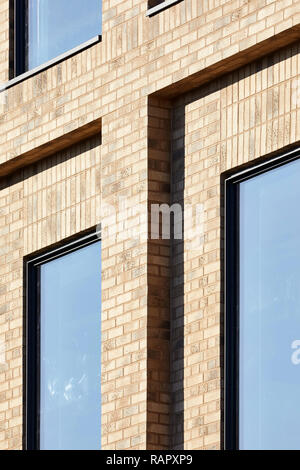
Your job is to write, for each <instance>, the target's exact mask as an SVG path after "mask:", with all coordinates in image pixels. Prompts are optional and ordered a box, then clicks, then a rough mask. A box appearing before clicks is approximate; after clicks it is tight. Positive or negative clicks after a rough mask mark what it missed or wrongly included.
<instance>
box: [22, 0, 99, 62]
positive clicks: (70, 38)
mask: <svg viewBox="0 0 300 470" xmlns="http://www.w3.org/2000/svg"><path fill="white" fill-rule="evenodd" d="M101 30H102V0H85V1H82V0H29V1H28V69H29V70H31V69H33V68H34V67H37V66H38V65H41V64H43V63H45V62H47V61H48V60H51V59H53V58H55V57H57V56H59V55H60V54H63V53H64V52H67V51H69V50H71V49H73V48H74V47H76V46H79V45H80V44H82V43H84V42H86V41H88V40H89V39H91V38H93V37H94V36H97V35H100V34H101Z"/></svg>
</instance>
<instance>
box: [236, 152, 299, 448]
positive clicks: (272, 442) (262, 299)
mask: <svg viewBox="0 0 300 470" xmlns="http://www.w3.org/2000/svg"><path fill="white" fill-rule="evenodd" d="M299 182H300V161H299V160H298V161H295V162H292V163H289V164H286V165H284V166H282V167H279V168H277V169H274V170H272V171H269V172H267V173H264V174H262V175H260V176H257V177H255V178H252V179H249V180H248V181H245V182H243V183H241V184H240V377H239V382H240V397H239V400H240V403H239V426H240V433H239V439H240V448H241V449H300V427H299V422H300V407H299V397H300V360H299V359H300V354H299V346H300V341H299V342H298V343H297V340H299V339H300V217H299V216H298V213H299V212H298V208H299V205H300V183H299Z"/></svg>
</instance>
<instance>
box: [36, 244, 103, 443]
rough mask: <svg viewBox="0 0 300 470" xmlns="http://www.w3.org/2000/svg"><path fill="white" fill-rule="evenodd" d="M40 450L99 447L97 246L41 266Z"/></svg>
mask: <svg viewBox="0 0 300 470" xmlns="http://www.w3.org/2000/svg"><path fill="white" fill-rule="evenodd" d="M40 292H41V299H40V305H41V312H40V316H41V325H40V328H41V331H40V336H41V344H40V351H41V378H40V448H41V449H49V450H52V449H58V450H60V449H75V450H76V449H80V450H81V449H82V450H85V449H99V448H100V443H101V382H100V380H101V323H100V322H101V242H100V241H99V242H96V243H93V244H91V245H89V246H86V247H84V248H81V249H79V250H77V251H74V252H72V253H70V254H67V255H65V256H63V257H61V258H58V259H55V260H53V261H50V262H48V263H45V264H43V265H42V266H41V289H40Z"/></svg>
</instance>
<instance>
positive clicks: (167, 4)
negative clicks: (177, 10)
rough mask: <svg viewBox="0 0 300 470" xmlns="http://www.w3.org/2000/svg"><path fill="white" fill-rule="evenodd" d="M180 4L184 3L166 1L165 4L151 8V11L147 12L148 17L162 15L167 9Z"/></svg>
mask: <svg viewBox="0 0 300 470" xmlns="http://www.w3.org/2000/svg"><path fill="white" fill-rule="evenodd" d="M179 2H182V0H165V1H164V2H163V3H160V4H159V5H156V7H153V8H149V10H147V12H146V16H153V15H156V13H160V12H161V11H163V10H165V9H166V8H169V7H171V6H172V5H176V3H179Z"/></svg>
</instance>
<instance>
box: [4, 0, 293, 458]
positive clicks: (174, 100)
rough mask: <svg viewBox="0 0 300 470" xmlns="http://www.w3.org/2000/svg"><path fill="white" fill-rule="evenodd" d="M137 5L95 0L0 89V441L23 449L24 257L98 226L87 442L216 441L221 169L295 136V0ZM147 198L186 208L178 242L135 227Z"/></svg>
mask: <svg viewBox="0 0 300 470" xmlns="http://www.w3.org/2000/svg"><path fill="white" fill-rule="evenodd" d="M10 3H11V2H9V0H0V82H2V83H6V82H7V80H8V78H9V76H10V72H9V70H10V60H11V52H10V49H9V38H10V37H11V36H12V35H11V27H10V15H9V4H10ZM155 3H158V2H155ZM148 6H149V5H148V1H147V0H126V1H124V0H103V34H102V41H101V42H100V43H98V44H95V45H94V46H92V47H90V48H88V49H86V50H84V51H82V52H80V53H78V54H76V55H74V56H73V57H71V58H68V59H66V60H64V61H62V62H61V63H59V64H57V65H53V66H52V67H50V68H48V69H47V70H44V71H42V72H40V73H38V74H36V75H35V76H33V77H30V78H27V79H26V80H24V81H22V82H20V83H18V84H15V85H13V86H11V87H8V88H7V89H6V90H5V91H3V92H2V93H1V94H0V178H1V183H0V234H1V236H0V449H19V448H22V445H23V444H22V439H23V428H22V421H23V420H22V417H23V408H22V402H23V368H22V357H23V352H24V342H23V304H24V299H23V293H24V291H23V288H24V279H23V260H24V257H26V256H28V255H30V254H32V253H36V252H38V251H40V250H44V249H47V248H48V247H50V246H55V245H56V244H57V243H60V242H62V241H63V240H65V239H68V238H70V237H74V236H76V234H79V233H83V232H84V231H86V230H88V229H90V228H91V227H94V226H96V225H98V224H100V223H101V225H102V448H103V449H146V448H147V449H170V448H173V449H183V448H184V449H219V448H221V447H222V445H223V442H222V430H223V425H222V423H223V415H222V408H223V406H222V399H223V367H222V354H223V352H222V340H223V338H222V319H223V295H222V272H223V270H222V256H223V253H222V246H223V245H222V240H223V219H222V216H223V199H222V196H223V195H222V176H223V174H224V173H225V172H226V171H228V170H232V169H235V168H237V167H240V166H241V165H246V164H247V163H248V162H250V161H254V160H258V159H263V158H266V157H267V156H269V155H271V154H272V153H276V152H278V151H282V150H283V149H287V148H290V147H292V146H296V145H297V144H299V141H300V125H299V122H300V99H299V97H298V99H297V97H295V95H297V86H298V87H299V80H300V54H299V52H300V42H299V40H300V1H299V0H294V1H293V0H280V1H274V0H273V1H272V0H269V1H266V0H223V1H221V0H214V1H212V2H208V1H205V0H203V1H198V0H183V1H181V2H179V3H178V4H176V5H173V6H171V7H170V8H167V9H165V10H164V11H162V12H159V13H157V14H156V15H154V16H153V17H150V18H149V17H147V16H146V12H147V9H148ZM295 90H296V92H295ZM298 93H300V92H299V88H298ZM124 199H126V203H127V205H128V216H126V218H125V220H123V218H122V216H123V214H124V212H123V208H122V201H123V200H124ZM153 203H158V204H162V203H168V204H169V203H172V204H173V203H180V204H184V205H187V206H188V205H196V204H199V205H200V207H201V208H202V209H203V210H202V215H201V217H202V218H201V222H202V232H201V240H200V243H199V244H198V245H197V247H196V248H195V247H193V248H191V245H190V244H189V243H190V240H189V238H188V234H187V233H186V232H184V233H185V236H184V238H183V240H173V241H171V242H170V241H168V240H162V239H158V240H153V239H151V237H150V236H148V237H147V234H148V233H149V232H150V222H149V217H148V219H147V214H148V215H150V213H151V204H153ZM106 205H107V206H108V205H109V206H110V207H113V208H114V209H115V211H116V218H117V220H116V221H117V223H118V224H119V226H121V227H122V230H123V231H126V230H129V229H130V230H134V229H136V232H137V235H136V236H130V237H127V238H126V236H125V237H124V236H123V237H120V238H118V239H117V240H115V239H114V238H113V237H110V236H109V234H108V232H107V227H106V226H105V215H104V208H105V206H106ZM137 206H138V207H139V211H136V210H135V208H136V207H137ZM185 210H186V209H185ZM185 229H186V227H185Z"/></svg>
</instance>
